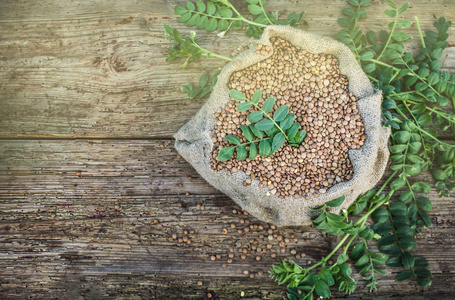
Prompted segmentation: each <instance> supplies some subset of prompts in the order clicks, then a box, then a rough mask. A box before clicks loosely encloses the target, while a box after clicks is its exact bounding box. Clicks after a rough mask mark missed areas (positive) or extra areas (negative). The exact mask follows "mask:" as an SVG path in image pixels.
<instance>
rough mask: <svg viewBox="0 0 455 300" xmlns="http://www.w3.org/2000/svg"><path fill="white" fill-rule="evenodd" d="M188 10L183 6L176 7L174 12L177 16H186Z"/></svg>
mask: <svg viewBox="0 0 455 300" xmlns="http://www.w3.org/2000/svg"><path fill="white" fill-rule="evenodd" d="M187 11H188V10H187V9H186V8H184V7H181V6H178V5H177V6H176V7H174V12H175V14H176V15H184V14H185V13H186V12H187Z"/></svg>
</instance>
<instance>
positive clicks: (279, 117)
mask: <svg viewBox="0 0 455 300" xmlns="http://www.w3.org/2000/svg"><path fill="white" fill-rule="evenodd" d="M288 112H289V106H287V105H283V106H281V107H279V108H278V109H277V110H276V111H275V113H274V114H273V119H274V120H275V122H280V121H283V120H284V118H286V116H287V114H288Z"/></svg>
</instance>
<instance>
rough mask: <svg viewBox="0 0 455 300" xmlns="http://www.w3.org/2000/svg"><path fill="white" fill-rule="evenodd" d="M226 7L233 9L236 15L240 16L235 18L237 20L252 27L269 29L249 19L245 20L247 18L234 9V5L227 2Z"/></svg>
mask: <svg viewBox="0 0 455 300" xmlns="http://www.w3.org/2000/svg"><path fill="white" fill-rule="evenodd" d="M226 6H228V7H229V8H231V9H232V10H233V11H234V12H235V13H236V15H237V16H239V18H235V20H242V21H243V22H245V23H249V24H251V25H255V26H258V27H267V25H264V24H260V23H256V22H253V21H250V20H248V19H245V17H243V16H242V14H241V13H239V11H238V10H237V9H236V8H235V7H234V5H232V3H230V2H227V3H226ZM231 19H234V18H231Z"/></svg>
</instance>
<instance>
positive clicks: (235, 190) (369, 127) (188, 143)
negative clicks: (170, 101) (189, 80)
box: [174, 26, 390, 226]
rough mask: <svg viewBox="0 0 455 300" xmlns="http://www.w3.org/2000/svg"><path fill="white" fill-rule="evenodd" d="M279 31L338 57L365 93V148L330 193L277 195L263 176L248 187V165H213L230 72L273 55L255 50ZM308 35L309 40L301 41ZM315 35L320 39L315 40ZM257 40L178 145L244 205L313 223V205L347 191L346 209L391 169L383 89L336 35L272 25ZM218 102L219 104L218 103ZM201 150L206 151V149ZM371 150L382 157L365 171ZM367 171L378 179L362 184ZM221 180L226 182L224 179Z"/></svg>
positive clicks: (281, 220)
mask: <svg viewBox="0 0 455 300" xmlns="http://www.w3.org/2000/svg"><path fill="white" fill-rule="evenodd" d="M273 36H280V37H283V36H285V39H287V40H289V41H290V42H291V43H292V44H294V45H298V46H300V47H302V48H303V49H305V50H307V51H309V52H311V53H326V54H332V55H334V56H336V57H338V59H339V62H340V71H341V73H342V74H344V75H346V76H347V77H348V79H349V90H350V92H352V93H353V94H354V95H355V96H357V97H358V98H359V101H358V102H357V105H358V107H359V111H360V114H361V116H362V119H363V121H364V126H365V131H366V133H367V140H366V141H365V144H364V145H363V146H362V147H361V148H360V149H358V150H350V151H349V158H350V159H351V162H352V164H353V169H354V176H353V178H352V179H351V180H349V181H346V182H341V183H338V184H336V185H334V186H332V187H330V188H329V189H328V190H327V192H326V193H325V194H322V195H320V196H319V197H318V198H315V197H311V199H310V200H305V199H303V198H295V199H294V198H291V199H290V200H284V199H280V198H278V197H276V196H274V195H270V193H269V191H268V189H267V188H266V187H265V188H262V189H259V187H258V185H259V181H258V180H254V181H253V183H252V184H251V185H249V186H246V187H244V186H243V185H242V182H243V181H244V180H246V179H247V176H246V175H245V173H244V172H242V171H239V172H237V173H235V174H233V175H231V176H227V175H226V171H224V170H222V171H219V172H214V171H213V170H212V169H211V168H210V152H211V151H212V149H213V142H212V139H211V136H210V131H212V130H213V128H214V120H213V119H212V118H211V116H212V115H213V113H214V112H215V111H216V110H217V109H218V108H219V107H224V106H225V105H226V104H227V103H228V102H229V101H230V98H229V96H228V88H227V84H228V80H229V77H230V75H231V74H232V72H235V71H237V70H241V69H244V68H246V67H248V66H250V65H252V64H255V63H257V62H259V61H262V60H264V59H267V57H268V56H262V55H259V54H257V53H256V52H255V45H256V44H258V43H261V44H263V45H269V46H271V43H270V41H269V39H270V37H273ZM302 40H303V41H306V42H307V43H305V44H301V42H302ZM314 40H316V41H317V43H315V42H313V43H312V42H311V41H314ZM251 45H252V47H250V49H248V50H246V51H244V52H242V53H240V54H239V55H238V56H236V57H235V58H234V59H233V61H232V62H230V63H228V64H227V65H226V66H225V67H224V68H223V70H222V72H221V73H220V76H219V77H218V82H217V84H216V85H215V87H214V91H213V92H212V94H211V96H210V98H209V100H208V101H207V102H206V104H205V105H204V106H203V107H202V108H201V110H200V111H199V112H198V113H197V114H196V115H195V116H194V117H193V118H192V119H191V120H190V121H189V122H188V123H187V124H185V125H184V126H183V127H182V128H181V129H180V130H179V132H177V133H176V134H175V136H174V137H175V139H176V149H177V150H178V152H179V153H180V154H181V155H182V156H183V157H184V158H185V159H186V160H187V161H188V162H190V163H191V164H192V165H193V166H194V167H195V169H196V170H197V171H198V172H199V173H200V174H201V175H202V176H203V177H204V179H206V180H207V181H208V182H209V183H211V184H212V185H214V186H215V187H217V188H218V189H219V190H220V191H222V192H224V193H225V194H227V195H228V196H230V197H231V198H232V199H233V200H234V201H235V202H237V203H238V204H239V205H240V206H241V207H242V208H244V209H245V210H247V211H249V212H250V213H251V214H253V215H254V216H255V217H257V218H259V219H261V220H263V221H266V222H271V223H275V224H277V225H281V226H286V225H307V224H311V220H310V217H311V215H312V213H313V211H312V210H311V209H309V208H310V207H316V206H319V205H321V204H323V203H325V202H327V201H330V200H332V199H335V198H338V197H340V196H342V195H345V196H346V200H345V201H344V202H343V204H342V205H341V206H339V207H336V208H333V209H331V211H332V212H335V213H339V212H340V211H341V210H342V209H345V208H347V207H349V205H351V204H352V203H353V202H354V201H355V199H356V198H357V196H359V195H360V194H362V193H364V192H366V191H367V190H368V189H370V188H372V187H373V186H374V185H375V184H376V183H377V181H379V179H380V178H381V177H382V174H383V172H384V170H385V166H386V164H387V160H388V150H387V140H388V136H389V134H390V129H387V128H383V127H382V126H381V125H380V119H381V108H380V105H381V97H382V96H381V93H380V92H379V91H377V90H374V89H373V88H372V86H371V84H370V82H369V80H368V78H367V77H366V75H365V74H364V73H363V71H362V69H361V67H360V66H359V65H358V63H357V61H356V60H355V57H354V55H353V54H352V53H351V51H350V50H349V48H347V47H346V46H345V45H343V44H341V43H339V42H337V41H335V40H333V39H330V38H326V37H322V36H319V35H316V34H313V33H309V32H305V31H301V30H298V29H295V28H292V27H289V26H268V27H267V28H266V29H265V30H264V33H263V35H262V37H261V39H259V40H256V41H252V42H251ZM269 56H270V55H269ZM237 61H241V62H242V64H241V66H238V65H237ZM215 103H217V104H218V105H214V104H215ZM374 137H376V138H374ZM378 145H379V146H378ZM191 152H193V153H194V152H199V155H198V156H194V155H191ZM201 153H202V154H203V155H200V154H201ZM368 156H369V157H373V158H376V160H375V161H374V163H373V164H372V166H371V164H370V167H372V168H373V169H371V168H368V169H366V168H363V171H362V170H361V169H362V165H360V164H359V163H357V162H363V161H365V159H366V158H367V157H368ZM206 171H208V172H206ZM365 177H374V180H373V181H371V182H369V184H368V187H365V188H363V189H361V188H359V186H362V184H359V182H361V181H362V180H365ZM220 182H224V183H226V184H224V185H223V184H222V185H220ZM356 185H357V186H356ZM251 198H253V199H251ZM285 207H287V208H289V207H292V210H289V209H284V208H285Z"/></svg>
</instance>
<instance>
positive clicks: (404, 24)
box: [396, 20, 412, 28]
mask: <svg viewBox="0 0 455 300" xmlns="http://www.w3.org/2000/svg"><path fill="white" fill-rule="evenodd" d="M411 25H412V22H411V21H408V20H398V21H397V23H396V26H397V27H398V28H408V27H411Z"/></svg>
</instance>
